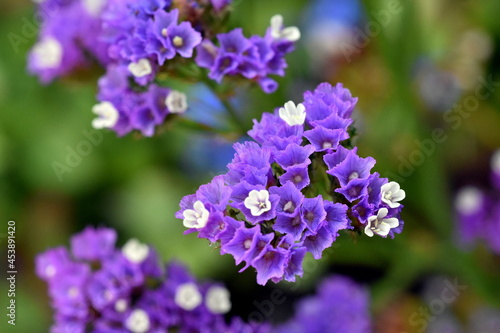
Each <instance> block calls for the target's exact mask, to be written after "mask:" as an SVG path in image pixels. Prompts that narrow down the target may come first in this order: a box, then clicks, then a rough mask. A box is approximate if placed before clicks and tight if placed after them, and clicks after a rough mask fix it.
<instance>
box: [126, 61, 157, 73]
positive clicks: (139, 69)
mask: <svg viewBox="0 0 500 333" xmlns="http://www.w3.org/2000/svg"><path fill="white" fill-rule="evenodd" d="M128 70H129V71H130V73H132V75H133V76H135V77H143V76H146V75H149V74H151V73H152V72H153V68H152V67H151V63H150V62H149V60H148V59H146V58H142V59H140V60H139V61H138V62H132V63H130V64H129V65H128Z"/></svg>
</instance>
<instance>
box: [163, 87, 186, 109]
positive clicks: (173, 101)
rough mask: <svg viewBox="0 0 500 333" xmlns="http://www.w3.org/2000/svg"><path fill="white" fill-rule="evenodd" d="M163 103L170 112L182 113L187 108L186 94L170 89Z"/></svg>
mask: <svg viewBox="0 0 500 333" xmlns="http://www.w3.org/2000/svg"><path fill="white" fill-rule="evenodd" d="M165 105H166V106H167V108H168V110H169V111H170V112H171V113H184V112H185V111H186V110H187V108H188V104H187V97H186V94H184V93H182V92H180V91H177V90H172V91H171V92H170V93H169V94H168V96H167V98H165Z"/></svg>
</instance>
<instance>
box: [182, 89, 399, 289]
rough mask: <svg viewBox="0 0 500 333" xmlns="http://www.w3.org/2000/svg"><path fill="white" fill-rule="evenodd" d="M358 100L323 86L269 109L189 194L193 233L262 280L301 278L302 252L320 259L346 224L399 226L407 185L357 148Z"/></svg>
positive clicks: (386, 229)
mask: <svg viewBox="0 0 500 333" xmlns="http://www.w3.org/2000/svg"><path fill="white" fill-rule="evenodd" d="M356 102H357V99H356V98H353V97H352V96H351V94H350V92H349V90H347V89H345V88H344V87H343V86H342V85H341V84H338V85H336V86H335V87H333V86H331V85H330V84H328V83H323V84H320V85H319V86H318V87H317V88H316V89H315V90H314V91H307V92H305V93H304V101H303V103H299V104H297V105H295V104H294V103H293V102H289V103H287V104H286V105H285V107H284V108H280V109H278V110H276V111H275V112H274V113H264V114H263V115H262V119H261V121H260V122H257V121H254V127H253V129H251V130H250V131H249V132H248V134H249V135H250V137H252V138H253V139H254V140H255V141H247V142H244V143H236V144H234V149H235V151H236V153H235V155H234V158H233V160H232V161H231V163H229V164H228V172H227V173H226V174H225V175H220V176H217V177H215V178H214V179H213V180H212V181H211V182H210V183H209V184H206V185H202V186H201V187H200V188H199V189H198V191H197V192H196V193H195V194H192V195H188V196H186V197H184V198H183V199H182V201H181V203H180V207H181V209H180V210H179V211H178V212H177V213H176V216H177V218H179V219H182V220H183V223H184V226H186V227H187V228H188V230H187V231H186V232H187V233H190V232H199V234H198V237H201V238H207V239H208V240H210V242H214V243H218V244H219V245H220V250H221V254H225V253H229V254H231V255H232V256H233V257H234V258H235V262H236V264H240V263H242V262H245V265H244V267H243V268H242V270H244V269H246V268H248V267H250V266H252V267H253V268H255V269H256V271H257V282H258V283H259V284H265V283H266V282H267V281H268V280H272V281H274V282H278V281H280V280H282V279H285V280H287V281H295V276H296V275H299V276H301V275H302V260H303V258H304V255H305V253H306V252H311V254H312V255H313V257H314V258H315V259H320V258H321V257H322V253H323V251H324V250H325V249H327V248H329V247H330V246H331V245H332V243H333V242H334V241H335V240H336V238H337V236H338V235H339V231H340V230H343V229H350V230H353V231H357V232H359V233H362V232H363V231H364V233H365V234H366V235H368V236H370V237H372V236H374V235H375V234H376V235H378V236H381V237H387V236H390V237H394V235H395V234H397V233H400V232H401V231H402V228H403V221H402V220H401V218H400V212H401V210H402V208H403V206H402V205H401V204H400V202H399V201H400V200H402V199H403V198H404V197H405V193H404V191H403V190H401V189H400V187H399V185H398V184H397V183H395V182H388V180H387V179H386V178H382V177H380V175H379V174H378V173H376V172H372V171H371V170H372V168H373V167H374V165H375V160H374V159H373V158H372V157H366V158H362V157H360V156H358V155H357V148H356V147H354V148H353V147H351V146H350V142H351V141H350V138H351V133H352V127H351V124H352V119H351V113H352V111H353V109H354V107H355V104H356Z"/></svg>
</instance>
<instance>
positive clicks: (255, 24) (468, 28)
mask: <svg viewBox="0 0 500 333" xmlns="http://www.w3.org/2000/svg"><path fill="white" fill-rule="evenodd" d="M315 2H316V1H305V0H290V1H276V0H274V1H273V0H252V1H250V0H247V1H245V0H237V1H235V2H234V12H233V14H232V15H231V20H230V22H231V25H232V26H234V27H236V26H242V27H243V29H244V31H245V33H246V34H247V35H250V34H262V33H263V32H264V31H265V29H266V27H267V26H268V22H269V18H270V17H271V16H272V15H274V14H275V13H281V14H282V15H283V16H284V17H285V23H286V24H287V25H297V26H299V27H300V28H301V31H302V32H303V33H302V39H301V40H300V42H299V43H298V45H297V50H296V51H295V52H294V53H292V54H290V55H289V56H288V57H287V59H288V62H289V67H288V69H287V75H286V77H284V78H280V79H278V81H279V83H280V88H279V90H278V91H277V92H276V93H274V94H271V95H266V94H264V93H263V92H262V91H260V90H259V89H258V88H254V89H252V90H250V91H248V92H242V96H241V98H242V100H241V101H242V102H241V103H240V109H241V110H242V114H243V118H244V119H245V125H244V126H246V127H247V128H248V129H249V128H250V126H251V124H252V123H251V119H253V118H259V117H260V114H261V113H262V112H265V111H271V110H273V109H274V108H275V107H277V106H280V105H282V104H284V102H286V101H288V100H290V99H293V100H294V101H296V102H298V101H300V100H301V98H302V92H303V91H304V90H308V89H314V87H315V86H316V85H317V84H318V83H320V82H322V81H325V80H328V81H330V82H332V83H336V82H343V83H344V86H346V87H347V88H349V89H350V90H351V92H352V94H353V95H354V96H357V97H359V102H358V109H357V111H356V115H355V117H356V124H357V125H358V127H359V134H360V135H359V137H358V140H357V145H358V146H359V152H360V155H361V156H368V155H370V156H373V157H374V158H375V159H376V160H377V165H376V167H375V170H376V171H378V172H379V173H381V174H382V175H383V176H386V177H390V178H392V179H393V180H395V181H398V182H399V183H400V184H401V186H402V187H403V188H404V190H405V191H406V194H407V196H406V199H405V201H404V204H405V209H404V210H403V219H404V220H405V230H404V232H403V233H402V234H401V235H398V236H397V237H396V239H394V240H390V239H381V238H373V239H368V238H367V237H361V238H358V239H351V238H350V237H348V236H347V235H342V237H340V238H339V239H338V240H337V242H336V243H335V246H334V247H333V248H332V249H330V250H329V251H327V252H328V254H329V255H328V258H325V259H323V260H320V261H318V262H317V263H316V262H311V263H310V264H309V265H308V266H307V267H311V268H307V269H306V271H307V274H306V275H307V276H306V277H305V278H304V279H302V280H301V281H300V283H299V284H298V285H297V286H292V285H290V284H286V283H283V284H280V285H278V286H277V287H278V288H282V289H283V290H285V291H286V292H287V295H289V297H290V299H295V298H296V297H298V296H299V295H302V294H305V293H311V292H312V291H313V290H314V286H315V285H316V284H317V282H318V281H319V279H320V278H321V276H324V275H326V274H328V273H341V274H344V275H349V276H351V277H353V278H354V279H356V280H357V281H359V282H361V283H364V284H365V285H367V286H368V287H369V288H370V290H371V294H372V301H373V303H372V310H373V314H374V316H373V318H374V321H375V323H376V327H377V331H378V332H403V331H406V332H419V331H420V332H421V330H420V328H421V326H419V325H413V326H412V324H411V323H410V322H409V318H410V317H411V314H412V313H414V312H415V311H417V310H418V308H419V307H420V306H423V305H424V306H425V302H424V300H423V298H422V295H421V291H422V290H423V289H422V288H423V286H425V285H426V283H427V282H426V281H428V280H429V278H432V277H435V276H441V277H443V278H442V279H441V281H442V280H443V279H444V277H446V278H448V279H450V281H452V280H453V279H455V278H456V279H458V281H460V282H461V283H463V284H464V285H467V286H468V288H467V289H466V291H465V292H464V293H463V294H461V295H460V297H459V298H458V300H457V302H455V303H454V304H453V305H450V309H447V311H448V310H449V311H452V312H453V313H454V316H455V317H456V318H458V321H464V322H465V321H466V318H467V316H468V314H469V313H472V312H473V311H474V309H476V308H478V307H482V306H489V307H499V306H500V283H499V282H498V281H500V265H499V264H500V260H499V257H498V256H495V255H493V254H492V253H490V252H489V251H488V250H487V249H486V248H485V247H483V246H481V245H480V246H478V247H476V248H474V249H472V250H470V251H462V250H460V249H459V248H458V247H457V246H456V243H455V236H456V235H455V228H454V221H453V198H454V193H455V191H456V190H457V189H458V188H460V187H461V186H463V185H467V184H480V185H481V184H482V185H485V186H487V185H488V175H487V174H488V170H489V158H490V155H491V154H492V152H493V151H494V150H495V149H497V148H499V147H500V127H499V126H500V107H499V106H500V105H499V104H500V94H498V93H497V92H496V91H493V92H492V94H491V96H490V97H489V98H487V99H486V100H482V101H480V103H479V104H478V106H477V107H475V108H474V109H473V111H471V112H470V113H467V115H466V116H465V114H464V115H459V114H458V113H453V112H455V111H454V107H453V105H454V104H455V103H458V104H460V103H462V102H463V101H464V100H465V99H466V98H467V97H468V96H475V94H476V92H475V89H476V88H477V87H478V85H480V82H481V81H480V79H478V78H479V77H483V78H485V79H487V78H489V77H490V78H491V79H492V80H493V81H495V82H496V81H500V75H499V71H500V62H499V59H500V49H499V42H500V21H499V20H498V13H499V12H500V2H499V1H497V0H481V1H472V0H469V1H459V0H449V1H445V0H439V1H435V0H419V1H400V2H398V1H396V4H394V1H382V0H378V1H375V0H373V1H372V0H366V1H362V2H361V3H360V5H359V7H356V6H354V7H353V3H354V1H352V2H351V1H344V3H347V4H349V5H345V4H344V5H342V2H341V1H338V3H339V4H338V7H337V8H336V9H335V10H334V11H333V12H332V13H331V20H332V21H335V20H337V21H340V22H341V23H342V24H343V25H344V26H345V27H344V28H345V29H344V30H342V29H340V30H339V31H340V32H338V31H337V30H327V33H326V34H325V32H324V31H320V30H314V29H313V26H314V24H313V23H315V21H316V20H315V15H316V14H315V11H314V10H313V9H311V8H312V6H314V5H315ZM334 2H335V1H334ZM342 6H344V7H342ZM346 6H347V7H349V6H350V7H349V8H350V9H349V10H346V8H347V7H346ZM352 8H354V9H352ZM356 8H357V9H356ZM391 8H393V9H394V8H396V9H394V11H393V12H391V14H390V15H389V16H386V17H384V16H383V14H381V13H387V11H388V10H389V9H391ZM34 12H35V7H34V5H33V4H32V3H31V2H30V1H26V0H23V1H14V0H2V2H1V3H0V35H1V36H2V38H3V39H2V40H3V43H2V44H1V46H0V110H1V112H0V175H1V181H0V212H1V220H2V221H1V223H0V225H1V226H2V227H1V228H2V229H0V234H3V235H1V236H0V237H2V236H5V234H6V232H7V221H9V220H14V221H16V251H17V256H16V264H17V265H18V275H17V277H18V280H17V290H16V299H17V322H16V327H15V328H14V329H13V328H12V327H10V326H9V327H8V326H7V325H6V319H5V314H3V313H2V314H1V317H0V318H3V319H2V320H1V323H0V330H1V331H5V330H4V329H7V331H8V332H10V331H11V330H12V331H18V332H45V331H47V330H48V327H49V326H50V324H51V321H52V319H51V316H52V312H51V309H50V307H49V299H48V297H47V295H46V291H47V290H46V286H45V285H44V283H43V282H42V281H40V280H38V279H37V278H36V276H35V275H34V272H33V269H34V258H35V256H36V254H37V253H39V252H41V251H44V250H46V249H47V248H49V247H54V246H58V245H68V244H69V237H70V235H72V234H73V233H75V232H78V231H80V230H81V229H83V228H84V226H86V225H89V224H90V225H105V226H110V227H113V228H116V229H117V230H118V232H119V235H120V244H123V243H124V242H125V241H126V240H127V239H128V238H130V237H136V238H138V239H140V240H141V241H143V242H146V243H150V244H152V245H153V246H154V247H156V248H157V249H158V250H159V253H160V254H161V256H162V258H163V259H164V260H169V259H171V258H177V259H179V260H181V261H183V262H185V263H186V264H187V265H188V266H189V267H190V269H192V271H193V272H194V273H195V275H197V276H198V277H199V278H214V279H215V278H216V279H221V280H224V281H225V282H226V283H227V284H228V286H229V288H230V290H231V292H232V294H233V303H234V313H236V314H239V315H241V316H243V318H246V316H247V315H248V313H250V312H252V311H254V310H255V306H254V305H253V304H252V300H254V299H255V300H257V301H258V300H260V299H265V298H266V297H268V296H267V295H269V291H270V290H272V289H273V288H276V286H275V285H268V286H266V287H260V286H256V285H255V282H254V281H255V277H254V275H255V273H254V272H250V271H247V272H245V273H243V274H238V273H237V270H238V268H237V267H235V266H234V261H233V259H232V258H231V257H230V256H220V255H219V253H218V250H217V249H213V248H209V247H208V244H207V242H206V241H205V240H201V239H197V238H196V236H195V235H193V234H192V235H189V236H182V232H183V231H184V227H183V226H182V223H181V221H180V220H177V219H175V217H174V212H175V211H176V210H177V209H178V202H179V200H180V199H181V198H182V197H183V196H184V195H186V194H190V193H193V192H194V191H195V190H196V188H197V187H198V186H199V185H201V184H203V183H204V182H207V181H208V180H210V179H211V177H213V176H214V175H215V173H216V172H220V171H222V170H220V168H219V170H218V169H217V168H216V167H213V168H212V169H210V168H207V169H204V168H203V166H204V165H205V164H207V165H209V164H210V165H212V164H211V162H213V161H211V159H216V160H217V161H219V162H220V163H219V164H222V165H223V164H224V163H223V162H224V161H226V160H227V161H229V160H228V159H230V157H231V155H228V153H227V149H225V150H224V149H221V151H214V153H213V154H214V155H207V156H203V155H200V154H201V153H200V151H203V146H202V147H201V149H200V147H199V146H198V147H194V146H193V145H203V144H204V143H205V144H207V145H209V144H210V142H212V141H205V140H216V141H217V142H219V143H220V144H221V145H222V146H223V145H226V146H227V145H229V142H224V139H223V138H214V137H213V136H211V137H210V136H209V135H208V134H202V133H198V132H194V131H193V130H189V129H186V128H182V127H180V126H178V127H176V126H172V128H170V129H169V130H168V131H165V132H164V133H162V134H161V135H158V136H155V137H153V138H139V137H137V136H134V135H128V136H126V137H123V138H117V137H116V135H115V134H114V133H112V132H108V131H102V132H101V133H102V141H101V142H100V143H98V144H97V145H92V151H91V152H90V153H89V154H88V155H87V156H83V157H82V159H81V161H80V162H79V163H78V165H77V166H76V167H74V168H71V172H67V173H64V174H63V175H62V179H59V178H58V176H57V174H56V172H55V171H54V167H53V163H54V162H59V163H62V164H65V160H66V158H67V156H68V152H69V151H71V150H75V149H77V147H78V145H79V144H80V143H81V142H82V140H87V139H86V137H85V135H84V131H92V127H91V121H92V119H93V117H94V115H93V114H92V113H91V112H90V110H91V108H92V106H93V105H94V104H95V103H96V101H95V94H96V89H97V88H96V80H97V78H98V76H99V75H100V74H101V73H99V72H98V71H96V72H89V73H84V74H83V75H82V74H80V75H78V76H72V77H70V78H64V79H60V80H57V81H56V82H54V83H52V84H50V85H48V86H43V85H41V84H40V83H39V82H38V80H37V78H35V77H32V76H29V75H28V74H27V73H26V70H25V65H26V53H27V51H28V50H29V48H30V47H31V46H32V45H33V44H34V43H35V41H36V35H35V31H28V34H26V33H25V31H24V30H23V29H24V28H23V27H24V26H25V24H26V21H28V22H33V14H34ZM342 13H347V14H345V15H344V16H342V15H343V14H342ZM353 13H354V14H353ZM381 15H382V16H381ZM323 16H325V15H323ZM347 16H349V18H350V19H349V20H346V19H345V17H347ZM370 24H371V25H370ZM356 29H357V30H356ZM370 29H371V30H370ZM360 31H361V32H360ZM362 32H364V33H365V34H366V36H368V38H364V37H359V38H360V39H359V41H360V44H359V47H356V48H355V49H346V48H342V47H341V45H343V44H342V42H341V41H342V38H345V37H346V34H347V35H349V34H356V33H357V34H358V36H362ZM10 33H14V34H18V35H21V36H24V37H23V38H24V39H23V41H22V43H20V44H19V45H15V46H14V45H13V44H12V43H11V40H10V39H9V34H10ZM23 34H24V35H23ZM10 36H12V35H10ZM332 40H333V42H332ZM318 43H319V44H318ZM323 44H324V45H326V44H328V45H330V46H329V47H321V46H322V45H323ZM324 45H323V46H324ZM318 66H319V68H318ZM497 88H498V87H497ZM493 89H495V88H494V87H493ZM188 112H189V111H188ZM452 115H454V116H456V117H458V118H454V119H455V120H454V121H452V122H451V121H447V119H449V118H447V117H450V116H452ZM436 129H438V130H439V129H442V131H441V132H439V133H441V134H440V138H441V140H440V142H436V140H433V134H432V133H433V131H435V130H436ZM207 142H208V143H207ZM422 147H423V148H422ZM419 152H420V153H419ZM193 155H197V156H193ZM198 155H200V156H198ZM193 163H196V164H197V165H198V166H197V167H196V166H192V165H191V164H193ZM4 240H5V238H4V237H2V238H0V242H1V244H2V245H1V246H2V251H1V253H2V254H1V256H0V258H1V261H2V267H5V266H4V263H6V258H5V253H6V243H5V241H4ZM5 271H6V269H2V273H1V274H0V276H2V279H1V282H0V287H1V289H0V290H1V292H2V296H1V299H2V302H1V304H0V305H1V306H0V308H1V309H5V306H6V305H7V301H8V300H7V297H6V292H5V290H6V288H5V287H6V282H5V281H6V280H5V278H4V276H5V274H6V273H5ZM287 303H288V302H287ZM292 304H293V302H290V304H286V305H283V306H281V307H280V308H279V309H277V311H276V317H275V318H272V320H275V321H279V320H283V319H284V318H286V317H287V316H289V315H290V314H291V313H290V311H291V306H292ZM3 311H5V310H3ZM499 331H500V329H499Z"/></svg>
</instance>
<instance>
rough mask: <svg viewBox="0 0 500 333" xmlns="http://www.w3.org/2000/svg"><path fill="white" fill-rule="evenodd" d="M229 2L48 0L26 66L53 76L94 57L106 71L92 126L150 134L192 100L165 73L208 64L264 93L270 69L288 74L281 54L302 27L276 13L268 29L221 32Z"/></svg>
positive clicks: (192, 76)
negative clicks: (251, 32) (261, 32)
mask: <svg viewBox="0 0 500 333" xmlns="http://www.w3.org/2000/svg"><path fill="white" fill-rule="evenodd" d="M230 3H231V1H230V0H211V1H208V0H197V1H171V0H140V1H136V0H45V1H42V2H41V3H40V6H39V10H40V12H41V13H43V16H44V17H45V18H46V19H45V20H44V23H43V25H42V28H41V32H40V38H39V41H38V42H37V43H36V44H35V46H34V47H33V49H32V51H31V53H30V55H29V63H28V68H29V70H30V72H32V73H33V74H36V75H38V76H39V77H40V79H41V80H42V81H43V82H49V81H51V80H53V79H54V78H56V77H58V76H62V75H66V74H69V73H71V72H73V71H75V70H76V69H78V68H82V67H88V66H89V65H91V64H92V63H96V62H97V63H98V64H99V65H100V66H101V67H105V68H106V74H105V76H104V77H102V78H101V80H100V82H99V89H100V91H99V94H98V100H99V102H100V103H99V104H97V105H96V107H95V109H94V112H95V113H96V114H97V115H98V118H97V119H96V120H95V121H94V122H93V125H94V127H95V128H110V129H112V130H113V131H115V132H116V133H117V134H118V135H125V134H127V133H129V132H130V131H132V130H138V131H140V132H141V133H142V134H143V135H145V136H152V135H153V134H154V132H155V128H156V127H157V126H158V125H160V124H162V123H163V122H164V121H165V119H166V117H167V115H168V114H170V113H181V112H184V111H185V110H186V109H187V107H188V106H187V101H186V96H185V95H184V94H182V93H180V92H176V93H174V94H172V90H171V89H168V88H164V87H162V86H159V83H164V82H165V80H166V79H181V80H187V81H189V82H193V81H195V82H196V81H203V80H204V78H203V76H204V74H203V73H202V71H201V70H200V68H199V67H203V68H208V69H209V73H208V76H209V78H211V79H214V80H216V81H217V82H219V83H220V81H221V80H222V78H223V77H224V76H231V77H233V78H234V80H236V81H238V82H240V81H251V82H255V83H257V84H259V85H260V86H261V87H262V89H263V90H264V91H265V92H266V93H270V92H273V91H274V90H275V89H276V88H277V83H276V81H274V80H273V79H271V78H270V77H269V76H270V75H281V76H283V75H284V73H285V72H284V71H285V68H286V66H287V64H286V61H285V59H284V57H285V55H286V54H287V53H289V52H291V51H292V50H293V49H294V43H295V42H296V41H297V40H298V39H299V38H300V32H299V30H298V29H297V28H296V27H284V26H283V18H282V17H281V16H280V15H276V16H274V17H273V18H272V19H271V27H270V28H269V29H267V32H266V34H265V36H264V37H261V36H252V37H250V38H246V37H244V36H243V33H242V30H241V29H240V28H236V29H234V30H232V31H230V32H227V33H222V31H224V29H225V27H224V26H221V24H220V22H221V21H222V20H223V19H224V16H225V15H226V14H227V8H228V5H229V4H230ZM216 40H217V42H218V44H219V46H218V47H217V46H215V44H214V42H215V41H216ZM195 50H196V57H194V55H195ZM169 83H170V81H169ZM110 90H112V91H110Z"/></svg>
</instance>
